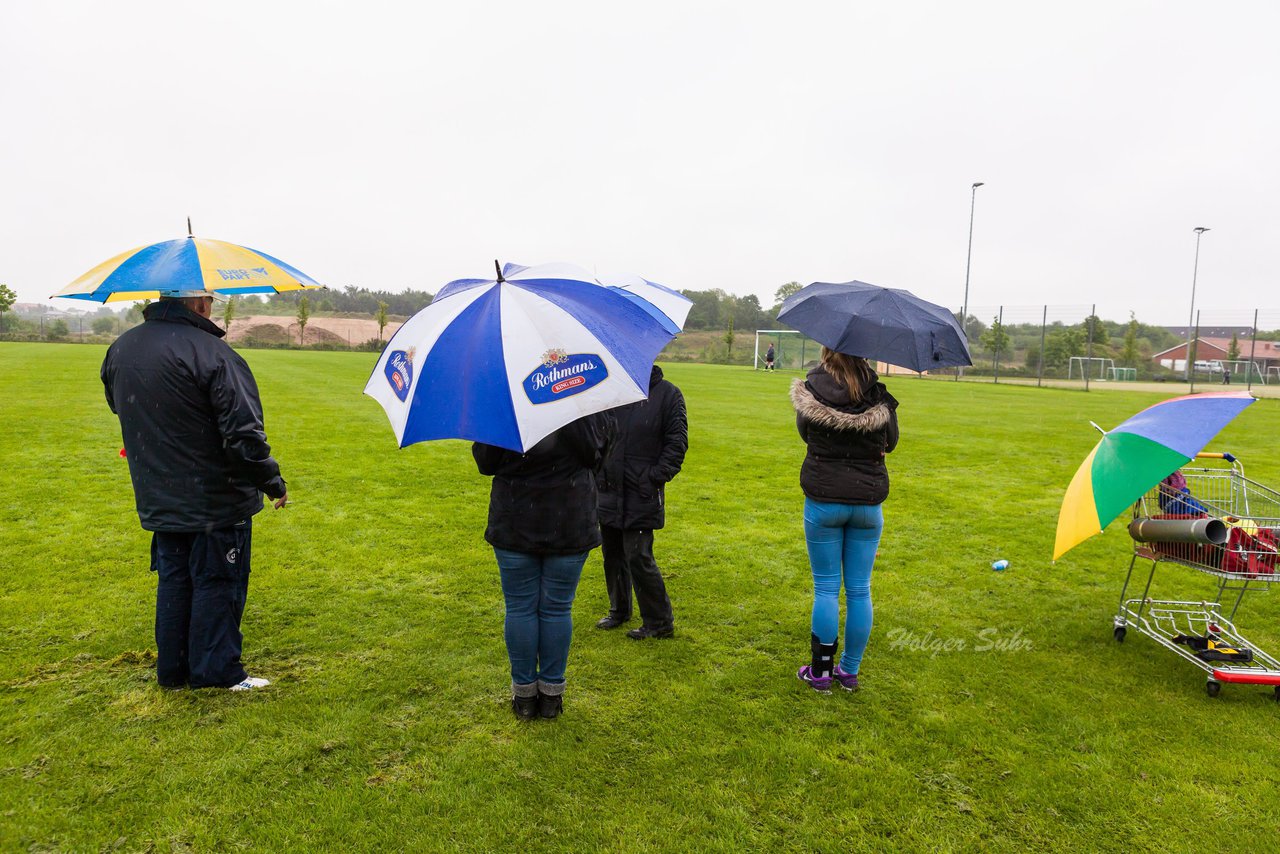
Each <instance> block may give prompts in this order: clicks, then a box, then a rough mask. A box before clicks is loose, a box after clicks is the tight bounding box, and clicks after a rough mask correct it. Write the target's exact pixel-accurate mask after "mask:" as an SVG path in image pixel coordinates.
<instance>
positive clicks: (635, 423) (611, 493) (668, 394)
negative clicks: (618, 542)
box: [600, 365, 689, 530]
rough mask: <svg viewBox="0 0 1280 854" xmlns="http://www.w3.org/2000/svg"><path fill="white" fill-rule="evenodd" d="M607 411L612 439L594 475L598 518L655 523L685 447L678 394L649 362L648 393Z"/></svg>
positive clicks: (629, 526) (622, 523) (616, 523)
mask: <svg viewBox="0 0 1280 854" xmlns="http://www.w3.org/2000/svg"><path fill="white" fill-rule="evenodd" d="M609 411H610V412H611V413H613V415H614V416H615V417H616V418H617V419H618V441H617V442H616V443H615V445H614V448H613V451H612V452H611V453H610V455H609V459H608V460H606V461H605V467H604V477H603V478H602V479H601V481H600V524H601V525H608V526H609V527H611V528H622V529H624V530H643V529H647V528H661V527H662V526H663V525H664V524H665V523H666V518H665V504H664V499H665V496H664V494H663V492H664V486H665V484H666V483H667V482H669V481H670V480H671V479H672V478H674V477H675V476H676V475H677V474H678V473H679V472H680V466H681V465H683V464H684V455H685V451H687V450H688V449H689V421H688V417H687V416H686V414H685V408H684V395H682V394H681V393H680V389H678V388H676V387H675V385H673V384H672V383H670V382H669V381H667V380H665V379H663V378H662V369H661V368H659V367H658V366H657V365H654V366H653V371H652V373H650V375H649V397H648V399H647V400H641V401H637V402H635V403H629V404H627V405H626V406H620V407H618V408H617V409H611V410H609Z"/></svg>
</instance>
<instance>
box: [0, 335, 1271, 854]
mask: <svg viewBox="0 0 1280 854" xmlns="http://www.w3.org/2000/svg"><path fill="white" fill-rule="evenodd" d="M102 354H103V348H101V347H96V346H74V345H37V344H33V345H26V344H8V345H0V407H3V408H2V409H0V413H2V415H0V472H3V475H0V478H2V479H0V509H3V512H4V516H5V520H4V524H3V527H2V528H0V555H2V556H3V557H2V559H0V566H3V572H2V573H0V653H2V654H0V745H2V747H0V850H5V851H12V850H30V851H96V850H101V849H111V850H119V851H153V852H161V851H171V850H172V851H225V850H239V849H248V850H257V851H282V850H287V849H288V850H332V851H339V850H406V851H434V850H475V851H496V850H516V849H520V850H528V851H543V850H547V851H618V852H648V851H744V850H770V851H773V850H783V851H793V850H794V851H858V850H972V849H984V850H987V849H990V850H1005V851H1022V850H1027V849H1037V850H1063V851H1066V850H1072V851H1081V850H1114V851H1122V850H1123V851H1132V850H1139V851H1141V850H1173V851H1191V850H1204V849H1208V850H1214V851H1219V850H1240V851H1249V850H1252V851H1260V850H1269V849H1271V848H1273V847H1274V845H1275V826H1276V816H1277V811H1276V808H1275V805H1274V798H1275V794H1276V792H1277V791H1280V770H1277V769H1278V765H1277V761H1276V756H1277V741H1276V736H1275V733H1276V728H1277V723H1278V722H1280V707H1277V705H1276V703H1275V702H1273V700H1272V695H1271V693H1270V691H1269V689H1263V688H1249V687H1234V686H1227V687H1225V688H1224V690H1223V692H1222V694H1221V696H1219V697H1217V698H1215V699H1210V698H1209V697H1208V696H1207V695H1206V693H1205V690H1204V678H1203V675H1202V674H1201V672H1200V671H1198V670H1196V669H1194V668H1192V667H1190V666H1189V665H1187V664H1186V663H1185V662H1182V661H1180V660H1178V659H1176V658H1174V657H1173V656H1172V655H1171V654H1169V653H1167V652H1165V651H1164V650H1162V649H1160V648H1159V647H1157V646H1156V644H1154V643H1153V642H1151V641H1149V640H1147V639H1146V638H1142V637H1140V636H1137V635H1136V634H1135V633H1132V632H1131V633H1130V636H1129V640H1128V641H1126V642H1125V643H1124V644H1116V643H1115V642H1114V641H1113V640H1112V639H1111V616H1112V614H1113V612H1114V610H1115V607H1116V601H1117V598H1118V596H1119V592H1120V585H1121V582H1122V580H1123V577H1124V572H1125V569H1126V568H1127V565H1128V561H1129V555H1130V553H1131V543H1130V541H1129V539H1128V536H1127V534H1126V533H1125V532H1124V530H1123V528H1122V527H1121V525H1120V524H1116V525H1113V526H1112V527H1111V529H1109V530H1108V532H1107V533H1106V534H1105V535H1104V536H1102V537H1097V538H1094V539H1093V540H1092V541H1090V542H1089V543H1087V544H1085V545H1083V546H1081V547H1080V548H1078V549H1076V550H1075V551H1074V552H1072V553H1071V554H1069V555H1068V556H1067V557H1066V558H1064V559H1063V560H1061V561H1059V562H1058V564H1057V565H1056V566H1055V565H1051V564H1050V562H1049V555H1050V552H1051V546H1052V541H1053V533H1054V525H1055V521H1056V518H1057V509H1058V504H1059V501H1060V500H1061V497H1062V493H1063V491H1064V490H1065V488H1066V485H1067V483H1068V481H1069V480H1070V478H1071V475H1072V473H1073V472H1074V471H1075V468H1076V466H1077V465H1078V464H1079V462H1080V461H1081V460H1082V459H1083V458H1084V456H1085V454H1086V453H1087V452H1088V450H1089V449H1090V448H1091V447H1092V445H1093V444H1094V442H1095V441H1096V439H1097V434H1096V433H1095V432H1094V431H1093V429H1092V428H1091V427H1090V426H1089V424H1088V421H1089V420H1090V419H1091V420H1094V421H1097V422H1098V423H1099V424H1102V425H1104V426H1111V425H1114V424H1115V423H1117V422H1119V421H1121V420H1122V419H1123V418H1125V417H1127V416H1128V415H1130V414H1132V413H1133V412H1134V411H1136V410H1137V409H1139V408H1141V407H1143V406H1145V405H1147V404H1149V403H1152V402H1154V401H1155V400H1158V399H1159V398H1160V396H1159V395H1155V394H1142V393H1127V392H1118V391H1112V392H1110V393H1107V394H1084V393H1081V392H1072V391H1063V390H1054V389H1028V388H1020V387H1009V386H994V385H989V384H976V383H975V384H969V383H951V382H936V381H928V380H916V379H895V380H893V381H892V383H891V389H892V391H893V392H894V394H895V395H896V396H897V397H898V398H899V399H900V400H901V403H902V406H901V409H900V420H901V427H902V443H901V445H900V448H899V450H898V451H897V453H895V454H893V455H892V456H891V457H890V470H891V474H892V478H893V491H892V494H891V496H890V499H889V501H888V503H887V504H886V505H885V515H886V535H885V538H884V541H883V543H882V545H881V554H880V559H879V561H878V563H877V567H876V572H875V576H874V580H873V595H874V598H875V608H876V627H875V630H874V633H873V635H872V640H871V646H870V648H869V650H868V653H867V657H866V660H865V662H864V667H863V675H864V677H865V679H864V687H863V690H862V691H860V692H859V693H857V694H853V695H848V694H844V693H842V692H837V693H836V694H834V695H832V696H819V695H815V694H814V693H813V692H812V691H810V690H809V689H808V688H806V687H805V686H804V685H802V684H801V683H800V682H798V681H797V680H796V678H795V675H794V673H795V670H796V668H797V667H798V666H799V665H800V664H802V663H804V662H805V660H806V657H807V655H808V634H809V628H808V620H809V607H810V587H811V583H810V578H809V570H808V563H807V559H806V556H805V549H804V539H803V533H802V530H801V521H800V509H801V503H802V495H801V493H800V489H799V485H798V471H799V465H800V461H801V459H802V457H803V446H802V444H801V443H800V441H799V439H798V438H797V436H796V434H795V428H794V420H793V416H792V413H791V408H790V403H789V401H788V399H787V396H786V392H785V390H786V386H787V384H788V383H789V381H790V379H791V376H792V375H788V374H785V373H781V372H779V373H778V374H772V375H766V374H762V373H754V372H752V371H750V370H746V369H743V368H735V367H720V366H704V365H692V364H675V365H671V366H669V367H668V369H667V372H668V376H669V378H670V379H672V380H673V381H675V382H676V383H677V384H678V385H680V386H681V387H682V388H683V390H684V392H685V395H686V397H687V399H688V405H689V417H690V439H691V449H690V452H689V456H688V459H687V461H686V465H685V470H684V472H683V473H682V474H681V475H680V476H679V477H678V478H677V479H676V480H675V482H674V483H673V484H672V485H671V486H670V487H669V492H668V504H669V512H668V520H669V521H668V527H667V528H666V529H665V530H664V531H662V532H660V533H659V535H658V543H657V554H658V558H659V562H660V563H661V565H662V566H663V568H664V570H665V572H666V574H667V576H668V579H669V581H668V585H669V590H670V593H671V598H672V600H673V602H674V604H675V608H676V623H677V637H676V638H675V639H673V640H671V641H658V642H648V643H637V642H634V641H631V640H628V639H627V638H626V637H625V636H623V635H622V634H621V633H620V632H602V631H599V630H596V629H595V628H593V623H594V622H595V620H596V618H598V617H599V616H601V615H602V614H603V613H604V612H605V610H606V608H607V604H606V601H607V600H606V597H605V593H604V588H603V582H602V580H601V569H600V559H599V553H598V552H596V553H593V555H592V557H591V558H590V560H589V561H588V563H587V568H586V571H585V573H584V575H583V582H582V586H581V588H580V591H579V596H578V599H577V603H576V606H575V616H576V619H577V628H576V629H575V637H574V647H573V650H572V654H571V658H570V664H569V693H568V694H567V695H566V701H565V714H564V716H563V717H562V718H561V719H560V720H559V721H557V722H554V723H550V722H542V721H538V722H534V723H532V724H526V723H521V722H518V721H516V720H515V719H514V717H513V716H512V715H511V712H510V710H509V708H508V705H507V698H508V694H507V689H508V681H509V677H508V671H507V663H506V656H505V651H504V648H503V643H502V636H501V623H502V604H501V597H500V592H499V586H498V576H497V570H496V568H495V565H494V561H493V556H492V553H491V552H490V550H489V548H488V547H487V545H486V544H485V543H484V541H483V539H482V536H481V535H482V532H483V529H484V518H485V511H486V502H487V496H488V481H487V479H485V478H482V477H481V476H479V475H478V474H477V473H476V471H475V468H474V465H473V464H472V461H471V456H470V452H469V448H468V446H467V445H466V444H465V443H462V442H437V443H430V444H426V445H417V446H414V447H411V448H408V449H405V450H397V449H396V448H395V443H394V440H393V437H392V434H391V429H390V427H389V426H388V425H387V423H386V420H385V418H384V416H383V413H382V411H381V409H379V407H378V406H377V404H375V403H374V402H373V401H372V400H370V399H369V398H366V397H363V396H362V395H361V393H360V390H361V389H362V387H363V385H364V382H365V379H366V377H367V375H368V372H369V370H370V369H371V367H372V365H373V363H374V360H375V356H374V355H373V354H351V353H298V352H287V351H247V352H246V353H245V355H246V357H247V358H248V360H249V361H250V363H251V365H252V366H253V368H254V370H255V372H256V374H257V376H258V380H259V383H260V385H261V387H262V393H263V400H264V405H265V408H266V413H267V429H268V434H269V437H270V439H271V442H272V445H273V448H274V449H275V452H276V455H277V457H278V459H279V460H280V461H281V464H282V466H283V468H284V472H285V476H286V478H287V479H288V480H289V491H290V496H291V498H292V500H293V502H294V503H293V504H292V505H291V506H290V507H289V508H287V509H285V510H282V511H278V512H271V511H269V510H268V511H264V512H263V514H262V515H260V516H259V517H258V521H257V523H256V528H257V533H256V537H255V543H254V574H253V580H252V582H251V585H250V596H249V606H248V610H247V612H246V614H245V619H244V630H245V635H246V645H245V653H246V662H247V664H248V665H249V667H250V671H251V672H253V673H255V674H259V675H263V676H267V677H269V678H271V679H272V680H273V681H274V684H273V685H272V686H271V687H270V688H268V689H265V690H263V691H260V692H253V693H251V694H248V695H245V694H232V693H229V692H225V691H199V692H191V691H184V692H172V693H171V692H163V691H161V690H160V689H158V688H157V687H155V683H154V651H153V650H154V646H153V640H152V625H151V624H152V617H153V606H154V588H155V580H154V578H153V577H152V576H151V574H150V573H149V572H148V571H147V562H148V561H147V550H148V542H149V535H148V534H146V533H145V532H143V531H142V530H141V529H140V528H139V527H138V522H137V517H136V515H135V514H134V511H133V499H132V492H131V489H130V485H129V478H128V473H127V469H126V464H125V462H124V460H122V459H121V458H120V457H119V456H118V450H119V448H120V435H119V430H118V425H117V422H116V421H115V418H114V417H113V416H112V415H111V414H110V412H109V411H108V410H107V407H106V404H105V402H104V401H103V397H102V390H101V386H100V383H99V381H98V378H97V372H98V365H99V363H100V361H101V358H102ZM1278 430H1280V403H1277V402H1276V401H1273V400H1262V401H1259V402H1258V403H1257V404H1255V405H1254V406H1253V407H1251V408H1250V409H1249V410H1248V411H1246V412H1245V413H1244V414H1243V415H1242V416H1241V417H1240V418H1239V419H1237V421H1236V422H1235V423H1234V424H1233V425H1232V426H1231V427H1229V428H1228V430H1227V431H1226V432H1225V433H1224V434H1223V436H1222V437H1221V441H1220V443H1218V444H1219V446H1220V448H1222V449H1226V450H1231V451H1234V452H1235V453H1237V454H1238V455H1240V456H1241V457H1242V459H1243V460H1244V461H1245V463H1246V465H1247V467H1248V471H1249V472H1250V474H1251V475H1253V476H1254V477H1256V478H1257V479H1258V480H1260V481H1261V482H1263V483H1271V484H1274V483H1276V482H1277V481H1280V460H1277V459H1276V458H1275V456H1274V452H1275V449H1276V446H1275V437H1276V435H1277V432H1278ZM996 558H1007V559H1008V560H1010V561H1011V563H1012V566H1011V568H1010V569H1009V570H1008V571H1006V572H1003V573H997V572H992V571H991V569H990V563H991V561H992V560H994V559H996ZM1162 582H1163V583H1162ZM1156 585H1157V588H1156V589H1155V590H1154V591H1153V592H1154V593H1157V594H1160V593H1165V594H1177V595H1180V596H1182V595H1188V596H1195V597H1197V598H1198V597H1201V596H1204V595H1207V594H1208V593H1209V592H1210V590H1211V584H1210V579H1209V578H1208V577H1207V576H1202V575H1200V574H1199V573H1195V572H1193V571H1190V570H1185V569H1179V568H1177V567H1171V568H1167V569H1166V568H1162V570H1161V573H1160V574H1158V575H1157V579H1156ZM1278 617H1280V597H1276V596H1266V595H1259V596H1251V597H1250V598H1249V599H1248V600H1247V601H1246V603H1245V605H1244V606H1243V608H1242V611H1241V615H1240V617H1239V619H1238V620H1237V624H1238V625H1239V626H1240V627H1241V628H1242V629H1243V630H1244V632H1245V634H1246V635H1249V636H1251V637H1252V639H1253V640H1254V641H1255V642H1257V643H1258V644H1259V645H1260V646H1263V647H1264V648H1267V647H1270V648H1271V651H1272V652H1275V651H1276V649H1277V648H1280V628H1277V623H1278V621H1277V618H1278ZM904 640H914V641H915V642H913V643H902V642H901V641H904ZM895 641H897V642H898V643H896V644H895Z"/></svg>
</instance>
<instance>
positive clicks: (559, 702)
mask: <svg viewBox="0 0 1280 854" xmlns="http://www.w3.org/2000/svg"><path fill="white" fill-rule="evenodd" d="M563 710H564V695H563V694H539V695H538V714H540V715H542V716H543V717H544V718H548V719H549V718H558V717H560V712H562V711H563Z"/></svg>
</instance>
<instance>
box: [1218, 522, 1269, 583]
mask: <svg viewBox="0 0 1280 854" xmlns="http://www.w3.org/2000/svg"><path fill="white" fill-rule="evenodd" d="M1257 530H1258V535H1257V536H1256V537H1255V536H1254V535H1252V534H1250V533H1249V532H1248V531H1246V530H1245V529H1244V528H1232V529H1231V531H1230V532H1229V533H1228V534H1227V544H1226V545H1225V546H1223V547H1222V548H1223V554H1222V571H1223V572H1235V573H1242V574H1248V575H1253V576H1257V575H1273V574H1274V573H1275V571H1276V536H1275V532H1274V531H1272V530H1271V529H1270V528H1259V529H1257Z"/></svg>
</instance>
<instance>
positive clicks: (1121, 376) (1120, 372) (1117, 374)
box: [1068, 368, 1138, 382]
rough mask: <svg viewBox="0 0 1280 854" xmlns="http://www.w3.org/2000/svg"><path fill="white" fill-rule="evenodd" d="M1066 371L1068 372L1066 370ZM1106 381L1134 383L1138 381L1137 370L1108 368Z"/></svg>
mask: <svg viewBox="0 0 1280 854" xmlns="http://www.w3.org/2000/svg"><path fill="white" fill-rule="evenodd" d="M1068 370H1070V369H1069V368H1068ZM1107 379H1109V380H1115V381H1117V382H1134V381H1135V380H1137V379H1138V369H1137V368H1108V369H1107Z"/></svg>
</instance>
